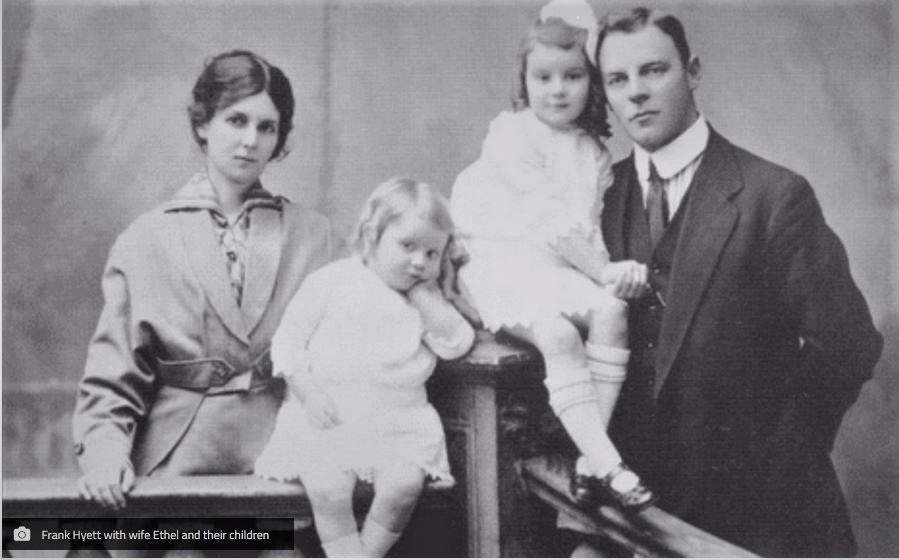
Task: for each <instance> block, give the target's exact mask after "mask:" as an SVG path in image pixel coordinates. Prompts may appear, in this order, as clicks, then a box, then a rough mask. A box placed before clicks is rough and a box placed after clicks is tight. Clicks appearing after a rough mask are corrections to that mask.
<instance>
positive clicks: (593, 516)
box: [520, 457, 756, 558]
mask: <svg viewBox="0 0 899 560" xmlns="http://www.w3.org/2000/svg"><path fill="white" fill-rule="evenodd" d="M520 468H521V474H522V477H523V479H524V483H525V484H526V485H527V488H528V490H529V491H530V492H532V493H533V494H534V495H535V496H537V497H538V498H539V499H540V500H542V501H543V502H545V503H546V504H548V505H550V506H551V507H553V508H555V509H556V510H558V511H560V512H563V513H564V514H566V515H568V516H570V517H572V518H574V519H575V520H576V521H577V522H578V523H580V524H581V525H582V526H584V527H588V528H590V529H591V532H593V533H595V534H599V535H603V536H604V537H606V538H607V539H609V540H611V541H612V542H614V543H615V544H617V545H618V546H620V547H623V548H625V549H627V550H629V551H631V552H633V553H635V554H637V555H639V556H646V557H651V558H655V557H687V558H750V557H756V555H755V554H753V553H751V552H749V551H748V550H744V549H742V548H740V547H738V546H735V545H733V544H731V543H729V542H727V541H724V540H722V539H719V538H718V537H716V536H714V535H711V534H709V533H706V532H705V531H703V530H701V529H698V528H696V527H694V526H693V525H690V524H689V523H686V522H685V521H683V520H681V519H679V518H677V517H675V516H673V515H671V514H669V513H667V512H665V511H664V510H661V509H659V508H657V507H655V506H651V507H649V508H647V509H646V510H645V511H643V512H640V513H638V514H636V515H625V514H623V513H622V512H620V511H618V510H616V509H614V508H612V507H606V506H603V507H601V508H599V509H598V510H596V511H587V510H584V509H582V508H581V507H579V506H578V505H577V504H576V503H575V502H574V501H573V500H572V498H571V494H570V493H569V491H568V480H569V478H568V477H569V474H568V469H566V468H564V466H563V465H561V464H560V463H559V462H558V461H556V460H553V458H550V457H535V458H532V459H526V460H524V461H522V462H521V464H520Z"/></svg>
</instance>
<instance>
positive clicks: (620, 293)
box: [599, 261, 649, 299]
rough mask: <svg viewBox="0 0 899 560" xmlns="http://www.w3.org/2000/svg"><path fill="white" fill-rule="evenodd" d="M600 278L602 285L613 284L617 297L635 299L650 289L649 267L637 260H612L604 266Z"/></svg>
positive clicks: (613, 290)
mask: <svg viewBox="0 0 899 560" xmlns="http://www.w3.org/2000/svg"><path fill="white" fill-rule="evenodd" d="M599 280H600V283H601V284H602V285H604V286H611V288H612V293H613V294H614V295H615V297H617V298H620V299H635V298H638V297H641V296H642V295H643V294H645V293H646V290H647V289H649V269H647V268H646V265H645V264H641V263H638V262H637V261H618V262H611V263H609V264H607V265H606V266H604V267H603V269H602V271H601V272H600V274H599Z"/></svg>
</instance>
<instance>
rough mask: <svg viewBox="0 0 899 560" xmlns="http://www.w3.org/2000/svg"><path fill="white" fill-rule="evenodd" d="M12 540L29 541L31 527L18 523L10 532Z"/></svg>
mask: <svg viewBox="0 0 899 560" xmlns="http://www.w3.org/2000/svg"><path fill="white" fill-rule="evenodd" d="M12 540H14V541H30V540H31V529H29V528H28V527H26V526H24V525H19V526H18V527H16V530H15V531H13V532H12Z"/></svg>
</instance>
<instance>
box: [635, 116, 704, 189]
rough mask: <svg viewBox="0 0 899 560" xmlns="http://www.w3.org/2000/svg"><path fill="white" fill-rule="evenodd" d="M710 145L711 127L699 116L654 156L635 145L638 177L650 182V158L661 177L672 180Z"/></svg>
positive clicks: (654, 153)
mask: <svg viewBox="0 0 899 560" xmlns="http://www.w3.org/2000/svg"><path fill="white" fill-rule="evenodd" d="M708 143H709V125H708V123H706V120H705V117H703V116H702V115H699V118H698V119H696V122H694V123H693V124H692V125H690V128H688V129H687V130H685V131H684V132H683V133H682V134H681V135H680V136H678V137H677V138H675V139H674V140H673V141H671V142H669V143H668V145H666V146H663V147H662V148H659V149H658V150H656V151H655V152H653V153H652V154H650V153H649V152H647V151H646V150H644V149H643V148H641V147H640V146H638V145H636V144H635V145H634V165H636V167H637V176H638V177H639V178H640V181H641V182H643V183H645V182H647V181H648V178H649V158H650V157H652V162H653V163H654V164H655V166H656V171H657V172H658V173H659V177H661V178H662V179H663V180H667V179H670V178H672V177H674V176H675V175H677V174H678V173H680V171H681V170H683V169H684V168H685V167H687V166H688V165H690V163H691V162H693V161H694V160H695V159H696V158H698V157H699V156H701V155H702V153H703V152H705V148H706V146H707V145H708Z"/></svg>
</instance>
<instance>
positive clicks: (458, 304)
mask: <svg viewBox="0 0 899 560" xmlns="http://www.w3.org/2000/svg"><path fill="white" fill-rule="evenodd" d="M469 260H470V257H469V255H468V251H466V250H465V247H464V246H463V245H462V244H461V243H458V242H457V241H456V240H455V238H453V237H452V236H450V238H449V241H448V242H447V245H446V249H444V251H443V260H442V261H441V263H440V275H439V276H438V277H437V283H438V285H439V286H440V292H441V293H442V294H443V297H444V298H446V300H447V301H449V302H450V303H451V304H453V307H455V308H456V309H457V310H458V311H459V313H461V314H462V316H463V317H465V319H466V320H468V322H469V323H471V324H472V325H475V326H479V325H481V324H482V321H481V315H480V314H479V313H478V311H477V310H476V309H475V308H474V306H473V305H472V304H471V297H470V295H469V294H468V290H466V288H465V285H464V284H462V283H461V282H459V269H460V268H462V267H463V266H465V264H466V263H468V261H469Z"/></svg>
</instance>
